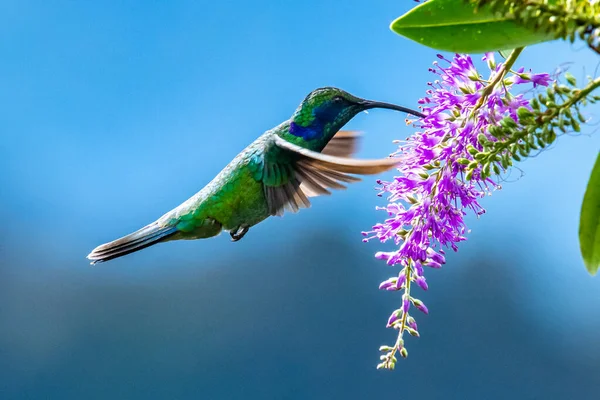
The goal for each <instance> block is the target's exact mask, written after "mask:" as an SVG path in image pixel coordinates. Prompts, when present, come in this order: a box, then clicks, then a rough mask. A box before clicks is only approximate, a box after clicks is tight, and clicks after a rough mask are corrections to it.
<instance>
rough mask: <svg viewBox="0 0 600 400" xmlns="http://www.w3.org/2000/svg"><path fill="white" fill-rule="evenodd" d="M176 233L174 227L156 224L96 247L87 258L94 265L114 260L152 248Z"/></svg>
mask: <svg viewBox="0 0 600 400" xmlns="http://www.w3.org/2000/svg"><path fill="white" fill-rule="evenodd" d="M175 233H177V228H175V227H174V226H160V225H158V224H157V223H156V222H154V223H152V224H150V225H146V226H145V227H143V228H142V229H140V230H138V231H135V232H133V233H131V234H129V235H127V236H123V237H122V238H120V239H117V240H114V241H112V242H109V243H105V244H103V245H100V246H98V247H96V248H95V249H94V250H92V252H91V253H90V254H88V256H87V258H88V259H89V260H91V261H92V265H93V264H96V263H100V262H104V261H108V260H112V259H113V258H117V257H122V256H124V255H127V254H129V253H133V252H134V251H138V250H142V249H144V248H146V247H148V246H152V245H153V244H156V243H158V242H160V241H161V240H163V239H165V238H167V237H169V236H171V235H173V234H175Z"/></svg>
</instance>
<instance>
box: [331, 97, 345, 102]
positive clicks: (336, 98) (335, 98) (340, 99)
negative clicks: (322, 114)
mask: <svg viewBox="0 0 600 400" xmlns="http://www.w3.org/2000/svg"><path fill="white" fill-rule="evenodd" d="M333 101H334V102H335V103H341V102H343V101H344V99H343V98H342V96H335V97H334V98H333Z"/></svg>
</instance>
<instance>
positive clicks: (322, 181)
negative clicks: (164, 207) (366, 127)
mask: <svg viewBox="0 0 600 400" xmlns="http://www.w3.org/2000/svg"><path fill="white" fill-rule="evenodd" d="M373 108H387V109H391V110H396V111H401V112H406V113H409V114H412V115H415V116H417V117H423V114H421V113H420V112H417V111H414V110H411V109H409V108H406V107H402V106H398V105H395V104H390V103H383V102H378V101H371V100H365V99H361V98H359V97H356V96H353V95H351V94H350V93H348V92H346V91H344V90H341V89H338V88H335V87H324V88H319V89H315V90H313V91H312V92H311V93H309V94H308V95H307V96H306V98H305V99H304V100H303V101H302V103H301V104H300V105H299V106H298V108H297V109H296V111H295V112H294V114H293V115H292V116H291V118H290V119H288V120H287V121H284V122H282V123H281V124H279V125H278V126H276V127H275V128H272V129H270V130H268V131H266V132H265V133H263V134H262V135H261V136H259V137H258V139H256V140H255V141H254V142H253V143H251V144H250V145H249V146H248V147H246V148H245V149H244V150H242V152H241V153H239V154H238V155H237V156H236V157H235V158H234V159H233V160H232V161H231V162H230V163H229V164H228V165H227V166H226V167H225V168H224V169H223V170H222V171H221V172H220V173H219V174H218V175H217V176H216V177H215V178H214V179H213V180H212V181H210V182H209V183H208V184H207V185H206V186H205V187H204V188H203V189H202V190H200V191H199V192H198V193H196V194H195V195H194V196H192V197H191V198H189V199H188V200H186V201H185V202H183V203H182V204H181V205H179V206H178V207H176V208H174V209H173V210H171V211H169V212H167V213H166V214H164V215H163V216H162V217H160V218H159V219H157V220H156V221H154V222H152V223H151V224H148V225H146V226H145V227H143V228H141V229H139V230H138V231H136V232H133V233H131V234H129V235H126V236H124V237H122V238H120V239H117V240H114V241H112V242H109V243H106V244H103V245H100V246H98V247H96V248H95V249H94V250H92V252H91V253H90V254H89V255H88V256H87V258H88V259H89V260H91V264H96V263H99V262H104V261H108V260H112V259H114V258H117V257H122V256H124V255H127V254H130V253H133V252H135V251H138V250H142V249H144V248H146V247H148V246H152V245H154V244H156V243H160V242H167V241H172V240H180V239H205V238H210V237H213V236H216V235H218V234H220V233H221V232H222V231H223V230H225V231H228V232H229V234H230V236H231V240H232V241H234V242H235V241H238V240H240V239H241V238H243V237H244V235H245V234H246V233H247V232H248V230H249V229H250V228H251V227H252V226H254V225H256V224H258V223H259V222H262V221H263V220H265V219H266V218H268V217H270V216H282V215H283V214H284V213H285V211H289V212H294V213H295V212H298V211H299V210H300V209H301V208H308V207H310V205H311V203H310V200H309V198H310V197H315V196H321V195H329V194H331V192H330V189H345V188H346V186H345V185H344V183H352V182H357V181H360V178H358V177H356V176H354V175H372V174H377V173H380V172H383V171H387V170H389V169H392V168H393V167H394V166H396V165H397V164H398V159H397V158H393V157H387V158H382V159H375V160H357V159H354V158H352V155H353V154H354V153H355V152H356V149H357V143H358V139H359V134H358V133H357V132H354V131H345V130H340V129H341V128H342V127H343V126H344V125H345V124H346V123H348V122H349V121H350V120H351V119H352V118H354V116H356V115H357V114H358V113H359V112H362V111H366V110H369V109H373Z"/></svg>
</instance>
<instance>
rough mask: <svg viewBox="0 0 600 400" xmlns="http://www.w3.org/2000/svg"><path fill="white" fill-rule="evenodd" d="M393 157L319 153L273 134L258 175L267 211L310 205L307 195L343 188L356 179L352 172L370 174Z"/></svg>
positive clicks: (388, 165) (385, 167)
mask: <svg viewBox="0 0 600 400" xmlns="http://www.w3.org/2000/svg"><path fill="white" fill-rule="evenodd" d="M398 162H399V160H398V159H397V158H382V159H378V160H356V159H352V158H347V157H339V156H335V155H331V154H323V153H319V152H315V151H311V150H308V149H306V148H304V147H301V146H298V145H295V144H293V143H290V142H288V141H287V140H285V139H283V138H280V137H279V136H276V135H274V136H273V139H272V142H271V143H270V144H269V145H268V148H267V149H266V152H265V154H264V157H263V160H262V163H261V164H262V166H261V167H262V168H261V174H260V175H261V176H260V179H261V180H262V183H263V186H264V189H265V196H266V199H267V204H268V207H269V213H270V214H271V215H282V214H283V213H284V211H285V210H286V209H287V210H289V211H292V212H297V211H298V210H299V209H300V208H308V207H310V201H309V199H308V198H309V197H312V196H320V195H329V194H331V192H330V191H329V189H345V188H346V186H344V185H343V183H352V182H357V181H360V178H357V177H355V176H352V174H357V175H372V174H377V173H379V172H383V171H387V170H389V169H392V168H393V167H394V166H395V165H397V164H398Z"/></svg>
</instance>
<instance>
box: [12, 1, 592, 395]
mask: <svg viewBox="0 0 600 400" xmlns="http://www.w3.org/2000/svg"><path fill="white" fill-rule="evenodd" d="M413 5H414V3H413V2H410V1H389V0H373V1H368V2H367V1H354V0H346V1H343V2H342V1H339V0H327V1H316V0H315V1H304V2H283V1H264V0H262V1H260V0H257V1H253V2H242V1H227V0H221V1H218V2H212V1H211V2H207V1H191V0H190V1H173V2H148V1H140V0H138V1H103V2H74V1H66V0H65V1H53V2H45V1H35V0H18V1H17V0H4V1H2V2H1V3H0V54H1V57H0V107H1V109H2V112H0V135H1V141H0V187H1V188H2V189H1V193H2V194H1V196H0V218H1V219H2V221H3V229H1V230H0V398H2V399H42V398H44V399H196V398H201V399H242V398H243V399H254V398H256V399H269V398H273V399H338V398H339V399H342V398H356V399H365V398H375V396H393V397H396V398H406V399H408V398H419V399H439V398H448V399H449V398H456V399H504V398H508V397H511V398H519V399H537V398H540V399H559V398H560V399H565V398H569V399H571V398H572V399H595V398H598V393H599V391H600V379H598V376H600V375H599V373H600V339H599V337H598V332H599V331H600V311H599V310H600V281H598V277H596V278H592V277H590V276H589V275H588V273H587V272H586V270H585V268H584V265H583V262H582V260H581V258H580V255H579V250H578V241H577V229H578V217H579V209H580V204H581V200H582V198H583V193H584V190H585V185H586V183H587V179H588V177H589V173H590V171H591V168H592V165H593V163H594V161H595V158H596V155H597V153H598V149H599V148H600V133H598V132H597V130H598V125H596V124H597V122H596V121H597V118H596V119H593V121H592V123H591V124H590V125H588V126H586V127H585V128H584V132H583V133H582V134H581V135H578V136H572V137H561V138H560V139H559V140H558V141H557V142H556V145H555V146H554V147H553V148H551V149H549V150H548V151H545V152H543V153H542V154H540V155H539V156H538V157H536V158H532V159H529V160H527V161H525V162H523V163H521V164H520V165H519V168H520V169H521V170H520V171H519V170H517V169H515V170H514V171H513V173H512V174H511V175H510V176H509V177H507V179H506V182H504V183H503V190H501V191H499V192H495V193H494V195H493V196H492V197H490V198H486V199H483V201H482V204H483V206H484V207H486V209H487V211H488V212H487V214H486V215H485V216H484V217H482V218H480V219H476V218H473V217H470V218H469V219H468V221H467V222H468V224H469V227H470V228H471V229H472V232H471V233H470V235H469V240H468V241H467V242H465V243H462V244H461V246H460V251H459V252H458V253H456V254H454V253H453V254H450V255H449V257H448V263H447V265H445V266H444V268H442V269H441V270H430V271H427V272H428V273H427V278H428V281H429V287H430V289H429V291H428V292H426V293H422V292H420V293H419V294H418V296H419V297H420V298H421V299H423V300H424V301H425V303H426V304H427V305H428V307H429V309H430V315H428V316H425V315H415V316H416V317H417V318H418V320H417V321H418V324H419V327H420V331H421V338H420V339H415V338H410V337H409V338H408V339H407V347H408V350H409V353H410V355H409V358H408V359H407V360H399V362H398V364H397V367H396V370H395V371H377V370H376V369H375V366H376V364H377V363H378V357H379V353H378V347H379V346H380V345H382V344H391V343H393V341H394V339H395V332H393V331H392V330H389V329H385V323H386V321H387V317H388V315H389V313H390V312H391V311H392V310H394V309H395V308H397V307H398V304H399V302H400V296H399V295H397V294H393V293H385V292H382V291H379V290H378V285H379V283H380V282H381V281H382V280H383V279H386V278H387V277H389V276H391V275H394V274H396V273H397V271H396V270H395V269H393V268H391V267H388V266H386V265H385V263H383V262H380V261H377V260H375V259H374V258H373V254H374V253H375V252H376V251H379V250H386V249H391V248H392V246H391V244H390V245H382V244H380V243H377V242H371V243H368V244H365V243H362V242H361V239H362V237H361V235H360V232H361V231H363V230H369V229H370V227H371V226H372V225H373V224H374V223H376V222H378V221H380V220H382V219H383V218H385V214H384V213H383V212H380V211H376V210H375V206H377V205H383V204H384V203H385V199H381V198H378V197H376V195H375V194H376V192H375V190H374V189H373V188H374V186H375V182H374V181H375V179H376V177H373V178H372V179H371V178H367V179H365V180H364V181H363V182H361V183H359V184H355V185H352V186H351V187H350V188H349V189H348V190H347V191H344V192H336V193H335V195H334V196H331V197H326V198H318V199H316V200H314V202H313V207H312V208H311V209H309V210H304V211H302V212H301V213H298V214H288V215H286V216H285V217H284V218H271V219H269V220H267V221H265V222H263V223H261V224H260V225H258V226H256V227H254V228H253V229H251V230H250V232H249V234H248V235H247V236H246V237H245V238H244V239H243V240H242V241H240V242H238V243H231V242H230V241H229V236H228V235H227V234H223V235H221V236H219V237H217V238H214V239H212V240H210V241H189V242H184V241H182V242H173V243H167V244H161V245H158V246H155V247H151V248H149V249H146V250H144V251H142V252H139V253H135V254H133V255H130V256H127V257H125V258H122V259H118V260H115V261H111V262H109V263H106V264H101V265H98V266H96V267H90V266H89V264H88V262H87V260H86V259H85V256H86V255H87V254H88V253H89V251H90V250H91V249H92V248H94V247H95V246H97V245H99V244H101V243H104V242H106V241H109V240H112V239H115V238H117V237H120V236H122V235H124V234H126V233H129V232H131V231H133V230H135V229H137V228H139V227H141V226H143V225H145V224H147V223H149V222H151V221H153V220H154V219H156V218H157V217H159V216H161V215H162V214H163V213H164V212H166V211H168V210H170V209H171V208H173V207H175V206H177V205H178V204H179V203H181V202H182V201H183V200H185V199H187V198H188V197H189V196H191V195H192V194H194V193H195V192H196V191H198V190H199V189H200V188H202V186H204V185H205V184H206V183H207V182H208V181H209V180H210V179H212V177H214V176H215V175H216V174H217V173H218V172H219V171H220V170H221V169H222V168H223V167H224V166H225V165H226V164H227V163H228V162H229V161H230V160H231V159H232V158H233V157H234V156H235V155H236V154H237V153H238V152H239V151H240V150H242V149H243V148H244V147H245V146H246V145H247V144H249V143H250V142H252V141H253V140H254V139H255V138H256V137H257V136H258V135H260V134H261V133H262V132H263V131H265V130H266V129H269V128H271V127H273V126H275V125H277V124H278V123H280V122H281V121H283V120H285V119H287V118H288V117H289V116H290V115H291V113H292V112H293V111H294V109H295V108H296V107H297V105H298V104H299V102H300V101H301V100H302V99H303V98H304V96H305V95H306V94H307V93H308V92H310V91H311V90H312V89H314V88H316V87H320V86H326V85H333V86H338V87H341V88H344V89H346V90H348V91H350V92H351V93H353V94H356V95H358V96H361V97H365V98H369V99H375V100H381V101H390V102H396V103H398V104H402V105H404V106H416V103H417V100H418V99H419V98H420V97H422V96H423V94H424V91H425V90H426V89H427V86H426V82H427V81H428V80H431V79H432V75H431V74H430V73H429V72H428V71H427V69H428V67H429V66H430V65H431V63H432V61H434V60H436V57H435V54H436V52H435V51H434V50H431V49H428V48H424V47H421V46H419V45H417V44H415V43H413V42H410V41H408V40H405V39H403V38H401V37H399V36H397V35H395V34H393V33H392V32H391V31H390V30H389V28H388V26H389V23H390V22H391V21H392V20H393V19H394V18H396V17H397V16H399V15H401V14H402V13H404V12H405V11H407V10H408V9H409V8H411V7H412V6H413ZM477 58H478V59H479V58H480V56H477ZM598 61H599V59H598V57H597V56H596V55H593V54H592V53H591V52H590V51H588V50H586V49H585V47H584V46H583V45H581V44H576V45H568V44H565V43H551V44H544V45H539V46H535V47H532V48H530V49H528V50H527V51H526V52H525V53H524V55H523V56H522V57H521V58H520V59H519V60H518V62H517V64H519V65H523V66H526V67H527V68H532V69H533V70H534V71H536V72H544V71H546V72H553V71H554V70H555V68H556V67H557V66H558V65H563V67H568V68H570V71H571V72H572V73H573V74H574V75H575V76H576V77H577V78H579V80H580V82H582V80H583V78H584V77H585V75H586V74H593V73H594V70H595V69H596V68H597V67H598ZM571 62H573V64H569V63H571ZM587 112H588V115H590V116H592V117H597V116H598V115H599V114H600V109H599V107H598V106H596V107H595V108H593V107H591V108H588V109H587ZM347 127H348V128H351V129H358V130H362V131H364V132H365V136H364V141H363V147H362V149H361V151H360V153H359V157H361V158H372V157H381V156H386V155H387V154H389V153H390V152H392V151H393V150H394V148H395V145H394V144H393V143H392V141H393V140H394V139H403V138H405V137H407V136H409V135H410V134H411V133H412V132H413V130H412V128H410V127H407V126H405V124H404V115H402V114H399V113H394V112H391V111H387V110H374V111H372V112H370V113H369V114H368V115H366V114H361V115H359V116H358V117H357V118H355V119H354V120H353V121H351V123H350V124H349V125H347ZM392 176H393V172H390V173H387V174H383V175H382V176H381V178H388V179H389V178H391V177H392Z"/></svg>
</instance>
